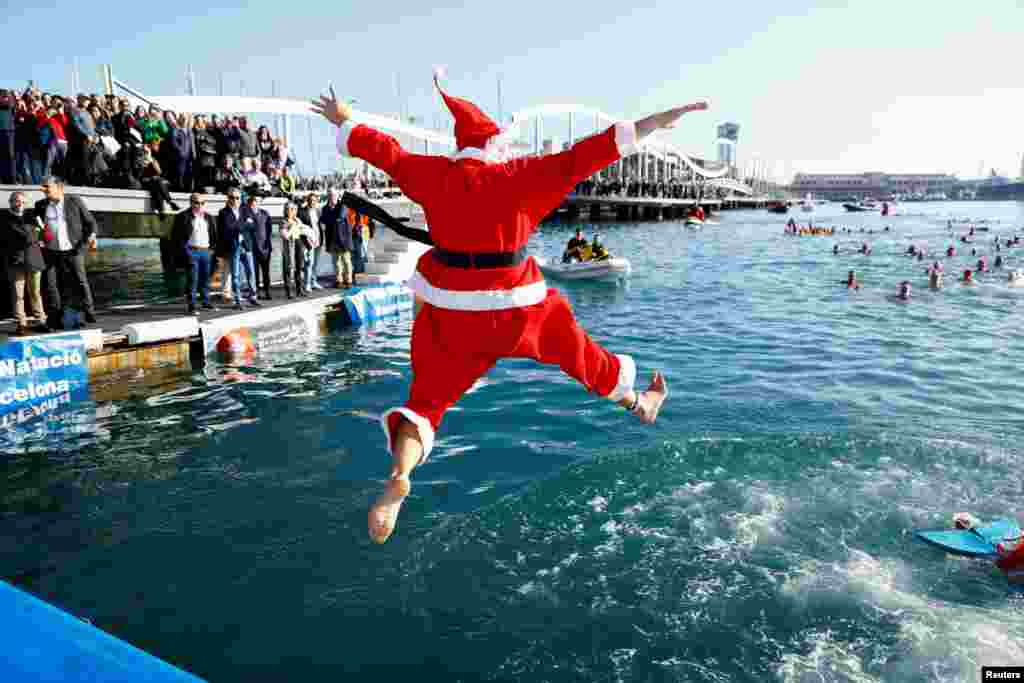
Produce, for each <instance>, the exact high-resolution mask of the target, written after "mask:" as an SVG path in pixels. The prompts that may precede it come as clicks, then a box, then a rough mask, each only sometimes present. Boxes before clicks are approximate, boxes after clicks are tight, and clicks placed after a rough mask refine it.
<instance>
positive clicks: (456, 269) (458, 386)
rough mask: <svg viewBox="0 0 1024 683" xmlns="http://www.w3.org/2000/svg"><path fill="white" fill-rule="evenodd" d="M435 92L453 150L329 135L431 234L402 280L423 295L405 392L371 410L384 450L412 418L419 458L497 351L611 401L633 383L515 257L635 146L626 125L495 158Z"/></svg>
mask: <svg viewBox="0 0 1024 683" xmlns="http://www.w3.org/2000/svg"><path fill="white" fill-rule="evenodd" d="M435 83H436V79H435ZM438 89H439V90H440V85H438ZM441 95H442V97H443V98H444V100H445V103H446V104H447V105H448V108H449V110H451V112H452V114H453V115H454V117H455V139H456V146H457V149H458V151H457V152H456V153H455V154H454V155H453V156H450V157H449V156H432V155H423V154H412V153H409V152H407V151H406V150H404V149H403V148H402V147H401V145H400V144H399V143H398V141H397V140H395V139H394V138H393V137H391V136H389V135H385V134H383V133H381V132H379V131H377V130H374V129H373V128H371V127H369V126H367V125H363V124H354V123H352V122H350V121H348V122H346V123H344V124H343V125H342V126H341V127H340V130H339V132H338V149H339V151H340V152H341V153H342V154H345V155H348V156H353V157H357V158H360V159H363V160H365V161H367V162H369V163H370V164H373V165H374V166H376V167H377V168H379V169H381V170H382V171H384V172H385V173H387V174H388V175H390V176H391V178H392V179H394V181H395V182H396V183H397V184H398V186H399V187H400V188H401V189H402V191H403V192H404V193H405V195H406V196H407V197H409V199H411V200H412V201H414V202H416V203H418V204H419V205H420V206H422V207H423V211H424V214H425V216H426V221H427V225H428V226H429V229H430V235H431V238H432V239H433V241H434V245H435V246H434V248H433V249H431V250H429V251H427V252H426V253H424V254H423V255H422V256H421V257H420V259H419V261H418V262H417V265H416V271H415V272H414V273H413V275H412V277H411V278H410V279H409V280H408V282H407V283H406V284H407V286H408V287H409V288H410V289H412V291H413V292H415V293H416V294H417V295H418V296H419V297H420V298H421V299H422V300H423V301H424V302H425V304H424V306H423V308H422V309H421V310H420V312H419V314H418V315H417V316H416V319H415V322H414V323H413V330H412V349H411V353H412V371H413V379H412V387H411V388H410V393H409V400H408V401H407V402H406V403H405V405H404V406H402V407H396V408H392V409H390V410H387V411H386V412H385V413H384V415H383V416H382V418H381V423H382V426H383V427H384V432H385V434H386V435H387V440H388V451H389V452H390V451H391V448H392V444H393V441H394V436H395V433H396V430H397V428H398V425H399V424H400V423H401V418H400V416H401V417H405V418H406V419H408V420H409V421H410V422H412V424H413V425H415V427H416V429H417V431H418V435H419V438H420V441H421V443H422V444H423V458H422V459H421V462H422V460H425V459H426V458H427V456H428V455H429V454H430V451H431V449H432V448H433V445H434V433H435V431H436V430H437V428H438V426H439V425H440V423H441V418H442V416H443V415H444V413H445V411H447V410H448V408H450V407H451V406H452V405H453V404H454V403H455V402H456V401H457V400H458V399H459V398H460V397H461V396H462V395H463V394H464V393H465V392H466V391H467V390H468V389H470V388H471V387H472V386H473V384H474V383H475V382H476V381H477V380H478V379H479V378H480V377H481V376H483V375H484V374H486V373H487V372H488V371H489V370H490V369H491V368H492V367H494V365H495V363H497V361H498V360H500V359H502V358H532V359H534V360H536V361H539V362H541V363H547V364H551V365H557V366H559V367H560V368H561V369H562V371H563V372H565V373H566V374H568V375H569V376H571V377H573V378H574V379H576V380H577V381H578V382H580V384H582V385H583V386H584V387H586V389H587V390H588V391H592V392H595V393H597V394H598V395H601V396H605V397H607V398H608V399H610V400H612V401H620V400H622V398H623V397H624V396H625V395H626V393H627V392H628V391H629V390H631V389H632V388H633V384H634V382H635V381H636V365H635V364H634V362H633V359H632V358H630V357H629V356H626V355H616V354H612V353H610V352H608V351H607V350H605V349H604V348H602V347H601V346H600V345H599V344H597V343H595V342H594V341H593V340H592V339H590V337H589V336H587V333H586V332H584V330H583V328H582V327H580V325H579V324H578V323H577V322H576V319H575V317H574V316H573V313H572V310H571V309H570V308H569V304H568V302H566V300H565V299H564V298H563V297H562V296H561V295H560V294H559V293H558V292H557V291H556V290H554V289H548V288H547V286H546V284H545V282H544V277H543V275H542V274H541V271H540V268H538V266H537V263H536V262H535V261H534V259H533V258H532V257H528V258H527V257H525V254H524V249H525V247H526V243H527V242H528V241H529V239H530V236H531V235H532V234H533V231H534V230H535V229H536V228H537V225H538V224H539V223H540V221H541V220H543V219H544V218H545V217H546V216H547V215H548V214H550V213H551V212H552V211H553V210H554V209H556V208H557V207H558V205H559V204H560V203H561V202H562V200H563V199H564V198H565V196H566V195H567V194H568V193H569V192H570V191H571V190H572V189H573V188H574V187H575V186H576V184H577V183H578V182H580V181H582V180H585V179H586V178H589V177H590V176H592V175H593V174H594V173H596V172H597V171H599V170H601V169H602V168H604V167H605V166H608V165H609V164H611V163H612V162H614V161H616V160H618V159H619V158H620V157H622V156H624V155H627V154H630V153H632V152H633V151H634V150H635V145H636V127H635V125H634V124H633V123H632V122H623V123H617V124H615V125H614V126H612V127H611V128H608V129H607V130H606V131H604V132H603V133H599V134H595V135H593V136H591V137H589V138H586V139H583V140H580V141H579V142H577V143H576V144H575V145H573V147H572V148H571V149H568V150H566V151H563V152H560V153H558V154H551V155H548V156H542V157H528V158H519V159H512V160H508V161H505V160H504V159H503V156H504V155H503V152H502V148H501V136H500V133H501V131H500V130H499V129H498V127H497V126H496V125H495V124H494V123H493V122H492V121H491V120H490V119H489V118H488V117H487V116H486V115H485V114H484V113H483V112H481V111H480V110H479V109H478V108H477V107H476V106H474V105H473V104H472V103H470V102H468V101H466V100H462V99H459V98H455V97H450V96H448V95H447V94H445V93H444V92H443V91H441Z"/></svg>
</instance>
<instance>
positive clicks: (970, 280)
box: [960, 268, 975, 285]
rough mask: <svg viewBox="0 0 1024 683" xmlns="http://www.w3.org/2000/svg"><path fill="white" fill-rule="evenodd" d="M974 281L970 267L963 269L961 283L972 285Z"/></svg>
mask: <svg viewBox="0 0 1024 683" xmlns="http://www.w3.org/2000/svg"><path fill="white" fill-rule="evenodd" d="M974 283H975V280H974V273H972V272H971V270H970V268H968V269H967V270H965V271H964V278H963V279H962V280H960V284H962V285H973V284H974Z"/></svg>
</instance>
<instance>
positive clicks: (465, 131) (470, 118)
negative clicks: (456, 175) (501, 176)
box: [434, 68, 501, 151]
mask: <svg viewBox="0 0 1024 683" xmlns="http://www.w3.org/2000/svg"><path fill="white" fill-rule="evenodd" d="M442 76H444V70H443V69H440V68H437V69H434V85H435V86H437V91H438V92H439V93H441V97H442V98H443V99H444V103H445V104H446V105H447V106H448V111H450V112H451V113H452V116H454V117H455V147H456V148H457V149H458V150H459V151H462V150H463V149H465V148H467V147H475V148H477V149H485V148H486V147H487V141H488V140H490V139H491V138H492V137H494V136H495V135H498V134H500V133H501V129H500V128H498V124H496V123H495V122H494V121H492V120H491V119H490V118H489V117H488V116H487V114H485V113H483V112H482V111H480V108H479V107H477V106H476V105H475V104H473V103H472V102H470V101H469V100H463V99H461V98H458V97H452V96H451V95H448V94H447V93H446V92H445V91H444V90H442V89H441V83H440V82H439V81H438V78H440V77H442Z"/></svg>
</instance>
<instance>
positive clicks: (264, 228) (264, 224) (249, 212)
mask: <svg viewBox="0 0 1024 683" xmlns="http://www.w3.org/2000/svg"><path fill="white" fill-rule="evenodd" d="M244 213H245V220H246V221H248V220H249V219H250V218H251V219H252V222H253V224H254V229H253V242H252V255H253V260H254V261H255V263H254V264H253V270H255V273H254V274H255V276H256V292H257V294H258V296H259V298H261V299H264V300H265V301H270V255H271V254H272V253H273V251H274V240H273V236H274V226H273V224H272V223H271V220H270V214H269V213H267V212H266V210H265V209H262V208H260V198H259V197H257V196H256V195H254V194H251V195H249V196H248V197H246V200H245V209H244ZM260 290H262V291H263V293H262V294H259V291H260Z"/></svg>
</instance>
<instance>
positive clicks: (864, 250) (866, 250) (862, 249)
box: [860, 242, 871, 256]
mask: <svg viewBox="0 0 1024 683" xmlns="http://www.w3.org/2000/svg"><path fill="white" fill-rule="evenodd" d="M860 253H862V254H864V255H865V256H867V255H869V254H870V253H871V247H869V246H868V243H867V242H864V243H863V244H861V245H860Z"/></svg>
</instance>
